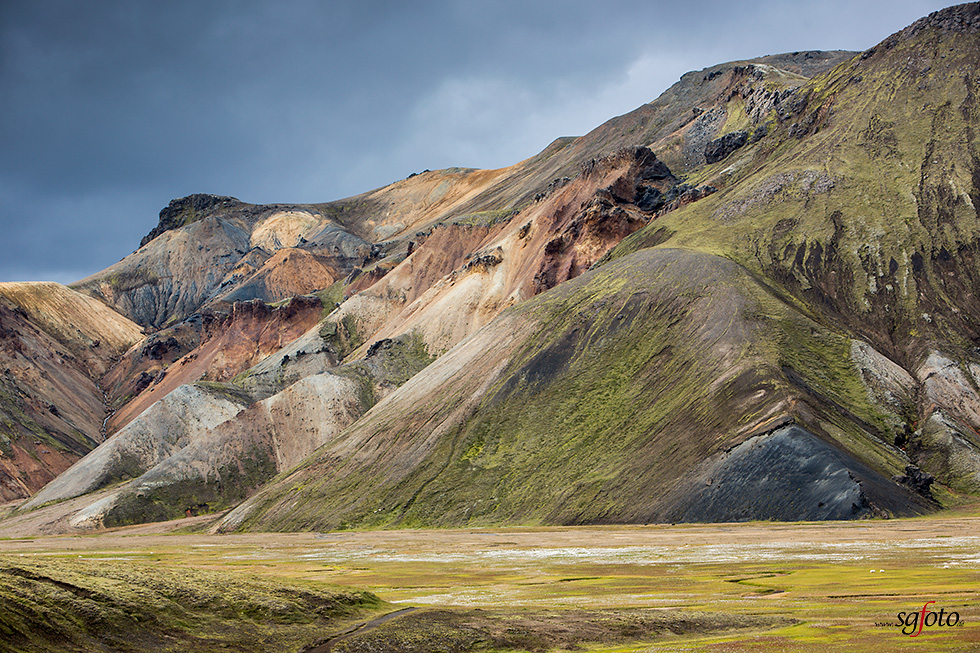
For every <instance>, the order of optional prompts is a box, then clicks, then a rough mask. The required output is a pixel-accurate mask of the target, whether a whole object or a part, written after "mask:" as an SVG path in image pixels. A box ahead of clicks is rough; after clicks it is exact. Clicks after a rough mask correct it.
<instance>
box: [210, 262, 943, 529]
mask: <svg viewBox="0 0 980 653" xmlns="http://www.w3.org/2000/svg"><path fill="white" fill-rule="evenodd" d="M494 342H498V343H500V344H498V345H497V346H491V344H490V343H494ZM850 346H851V344H850V341H849V340H847V339H846V338H845V337H842V336H841V335H839V334H836V333H834V332H832V331H830V330H828V329H826V328H823V327H821V326H819V325H818V324H817V323H815V322H812V321H811V320H809V319H807V318H806V317H805V316H803V315H802V314H800V312H799V311H798V310H796V309H795V308H794V307H793V306H792V305H789V304H787V303H785V302H784V301H782V300H781V299H780V298H779V297H776V296H773V295H772V294H771V293H770V292H769V291H768V289H766V288H765V286H763V285H761V284H759V282H758V281H756V280H755V279H753V278H752V277H751V276H750V275H749V274H748V273H746V272H745V271H744V270H742V269H741V268H739V267H738V266H737V265H735V264H734V263H731V262H730V261H726V260H724V259H720V258H718V257H714V256H711V255H706V254H697V253H693V252H687V251H683V250H670V249H661V248H658V249H652V250H651V249H647V250H644V251H641V252H638V253H636V254H634V255H632V256H630V257H626V258H624V259H622V260H620V261H617V262H616V263H615V264H610V265H607V266H604V267H602V268H600V269H599V270H596V271H593V272H589V273H586V274H584V275H582V276H581V277H579V278H577V279H575V280H573V281H569V282H567V283H564V284H561V285H559V286H557V287H556V288H555V289H553V290H552V291H550V292H548V293H545V294H543V295H540V296H539V297H537V298H535V299H533V300H529V301H527V302H524V303H523V304H520V305H519V306H517V307H515V308H513V309H511V310H510V311H507V312H506V313H504V314H503V315H502V316H501V317H500V318H498V320H495V321H494V322H492V323H491V324H490V325H488V326H487V327H486V328H485V329H482V330H481V331H479V332H477V333H476V334H475V335H474V336H473V337H472V338H470V339H468V340H466V341H464V342H463V343H462V344H460V345H459V346H458V347H457V348H455V349H453V350H452V351H451V352H450V353H448V354H445V355H444V356H443V357H442V358H440V359H439V360H438V361H437V362H436V363H434V364H433V365H432V366H430V367H429V368H427V369H426V370H424V371H423V372H421V373H420V374H419V375H418V376H416V377H415V378H413V379H412V381H411V382H410V383H408V384H406V385H405V386H404V387H402V388H401V389H400V390H399V391H397V392H396V393H395V394H394V395H392V396H391V397H389V398H388V399H387V400H385V401H384V402H382V403H380V404H379V405H377V406H376V407H375V408H374V409H372V411H371V412H370V413H368V414H367V415H366V416H365V417H364V418H362V419H361V420H359V421H358V422H357V423H356V424H355V425H354V426H353V427H351V428H350V429H348V430H347V431H345V432H344V433H343V434H342V435H341V437H338V438H336V439H334V441H333V442H331V443H330V444H328V445H327V446H326V447H324V448H323V449H321V450H320V451H319V452H318V453H317V454H316V455H315V456H314V457H312V458H311V459H309V460H308V461H306V462H304V463H303V464H302V465H300V466H299V467H298V468H297V469H296V470H294V471H292V472H291V473H290V474H289V475H287V476H285V477H283V478H282V479H281V480H279V481H278V482H276V483H275V484H274V485H272V486H271V487H269V488H267V489H265V490H263V491H262V492H261V493H260V494H259V495H258V496H257V497H255V498H253V499H251V500H249V501H248V502H247V503H246V504H245V505H244V506H242V507H239V508H238V509H236V510H235V511H234V512H233V513H232V515H231V516H229V517H228V518H226V519H225V522H224V524H226V525H227V526H228V527H237V526H239V525H247V526H248V527H250V528H259V529H269V528H272V529H276V530H296V529H303V530H305V529H314V530H320V529H329V528H337V527H340V526H348V527H364V526H369V527H377V526H459V525H463V524H468V525H476V524H491V523H493V524H501V523H522V524H526V523H563V524H569V523H596V522H638V521H639V522H646V521H671V520H675V519H699V518H701V519H709V520H711V519H715V520H730V519H768V518H782V519H786V518H795V519H799V518H803V519H827V518H838V519H839V518H847V517H852V516H861V515H865V514H896V515H907V514H915V513H917V512H919V511H923V510H929V509H931V508H932V507H933V506H934V504H933V502H932V501H931V500H929V499H927V498H925V497H922V496H918V495H916V494H915V493H914V492H912V491H910V490H908V489H906V488H904V487H902V486H900V485H898V484H896V483H895V482H894V481H892V480H891V477H892V476H893V475H895V474H898V473H900V472H901V471H902V470H903V469H904V467H905V465H906V464H907V462H906V458H905V456H904V454H903V453H902V452H901V451H900V450H899V449H898V448H896V447H894V446H892V445H891V444H890V443H888V442H887V441H886V439H887V438H888V436H889V435H890V434H889V432H888V427H887V418H886V417H885V416H884V415H883V414H882V413H883V411H881V409H880V408H877V407H875V406H872V405H871V404H870V403H869V401H868V397H867V393H866V390H865V387H864V385H863V383H862V380H861V377H860V374H859V371H858V369H857V367H856V366H854V365H852V364H851V363H850V360H849V356H848V353H849V349H850ZM794 422H797V423H800V424H804V425H805V429H806V430H805V429H804V428H800V427H798V426H797V427H792V429H790V430H788V431H787V429H786V428H785V426H786V425H787V424H792V423H794ZM766 433H771V434H772V435H768V436H765V437H763V436H762V435H761V434H766ZM737 445H742V446H743V447H746V448H747V450H748V453H746V454H743V456H744V457H745V460H742V459H741V458H725V456H726V455H730V456H735V454H736V453H737V452H740V448H739V447H738V446H737ZM790 451H793V452H794V457H790ZM726 452H731V454H726ZM773 457H775V458H776V459H779V460H781V461H782V465H784V467H785V469H783V470H781V471H782V472H783V473H782V474H780V476H779V479H780V480H777V479H775V478H773V477H772V476H770V472H771V459H772V458H773ZM817 461H819V462H817ZM735 465H737V467H736V469H737V472H733V471H726V470H729V468H731V467H732V466H735ZM816 468H819V470H820V471H819V473H818V474H815V473H814V470H815V469H816ZM379 469H384V470H385V474H378V473H377V470H379ZM707 469H711V470H713V471H712V473H711V474H710V475H709V477H708V478H707V479H704V478H702V477H704V476H705V471H706V470H707ZM794 475H795V476H796V477H798V479H799V482H794V483H787V482H785V479H787V478H792V477H793V476H794ZM712 479H713V481H712ZM767 479H770V480H768V481H767ZM706 485H707V486H710V487H711V491H712V493H713V494H714V495H715V497H714V499H713V500H714V501H715V503H716V504H718V507H716V508H713V509H709V508H707V507H705V506H704V505H703V504H702V498H701V489H702V488H704V487H705V486H706ZM354 488H356V491H355V489H354Z"/></svg>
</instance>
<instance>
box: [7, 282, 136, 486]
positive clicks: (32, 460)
mask: <svg viewBox="0 0 980 653" xmlns="http://www.w3.org/2000/svg"><path fill="white" fill-rule="evenodd" d="M140 338H142V334H141V333H140V328H139V327H138V326H137V325H136V324H133V323H132V322H130V321H129V320H127V319H126V318H124V317H122V316H121V315H119V314H117V313H115V312H113V311H112V310H111V309H109V308H107V307H106V306H105V305H104V304H101V303H99V302H97V301H95V300H93V299H92V298H90V297H86V296H84V295H82V294H80V293H77V292H75V291H73V290H71V289H69V288H66V287H65V286H61V285H59V284H54V283H3V284H0V361H2V362H0V365H2V375H0V499H3V500H7V501H9V500H11V499H18V498H24V497H27V496H29V495H31V494H33V493H34V492H36V491H37V490H39V489H40V488H41V487H42V486H43V485H44V484H45V483H47V482H48V481H50V480H51V479H53V478H54V477H55V476H56V475H57V474H59V473H60V472H62V471H64V470H65V469H66V468H67V467H69V466H70V465H71V464H72V463H73V462H74V461H76V460H78V459H79V458H80V457H81V456H83V455H85V454H86V453H88V452H89V451H91V450H92V449H93V448H95V446H96V445H97V444H98V443H99V442H100V441H101V440H102V439H103V437H104V433H105V431H104V426H105V419H106V415H107V412H108V408H107V406H106V403H107V401H106V396H105V394H104V393H103V391H102V389H101V388H100V386H99V384H98V381H99V377H100V376H101V374H102V373H103V372H104V371H105V370H106V369H108V368H109V366H111V365H112V363H113V361H114V360H115V359H116V358H118V357H119V356H121V355H122V353H123V352H125V351H126V350H127V349H128V348H129V347H130V346H131V345H132V344H133V343H135V342H136V341H137V340H139V339H140Z"/></svg>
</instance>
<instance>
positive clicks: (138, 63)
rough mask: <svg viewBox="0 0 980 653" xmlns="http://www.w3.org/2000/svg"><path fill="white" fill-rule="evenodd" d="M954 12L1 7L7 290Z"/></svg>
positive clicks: (174, 1)
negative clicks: (194, 212) (171, 230)
mask: <svg viewBox="0 0 980 653" xmlns="http://www.w3.org/2000/svg"><path fill="white" fill-rule="evenodd" d="M946 4H948V3H942V2H926V1H904V0H892V1H891V2H885V1H879V0H869V1H867V2H861V3H855V2H842V1H839V0H829V1H826V2H823V3H815V4H814V3H810V4H805V5H802V4H800V3H796V2H788V1H787V2H777V1H775V0H770V1H763V2H755V3H732V2H720V1H711V2H698V1H691V2H687V3H677V2H670V3H668V2H650V1H639V0H637V1H631V0H623V1H613V2H609V3H595V2H585V1H582V0H566V1H563V2H557V1H541V2H527V1H526V0H524V1H522V2H515V1H513V0H500V1H498V2H489V3H488V2H471V1H464V0H458V1H449V0H444V1H442V2H438V1H428V2H427V1H420V2H415V3H396V2H381V1H379V0H365V1H363V2H346V3H342V2H319V1H315V0H284V1H283V2H276V3H269V2H258V1H250V0H209V2H206V3H204V2H197V1H193V0H171V1H168V2H132V1H131V0H102V1H100V2H97V3H92V2H84V3H82V2H77V1H68V0H32V2H29V3H27V2H24V3H2V4H0V90H2V92H3V97H4V101H3V110H2V111H0V138H2V142H3V147H2V148H0V235H2V237H0V281H8V280H18V279H50V280H56V281H62V282H68V281H73V280H76V279H78V278H80V277H82V276H86V275H88V274H91V273H93V272H96V271H98V270H100V269H102V268H104V267H106V266H108V265H110V264H111V263H113V262H115V261H116V260H118V259H119V258H121V257H123V256H125V255H126V254H128V253H129V252H130V251H132V249H133V248H135V247H136V246H137V245H138V243H139V239H140V238H141V237H142V236H143V235H145V234H146V232H148V231H149V230H150V229H151V228H152V227H153V226H154V225H155V224H156V214H157V212H158V211H159V210H160V208H162V207H163V206H165V205H166V204H167V202H168V201H169V200H170V199H171V198H174V197H180V196H184V195H187V194H190V193H195V192H210V193H217V194H224V195H233V196H236V197H238V198H240V199H242V200H245V201H248V202H258V203H261V202H319V201H327V200H331V199H338V198H341V197H346V196H349V195H353V194H356V193H359V192H363V191H366V190H369V189H371V188H374V187H378V186H381V185H384V184H387V183H390V182H392V181H394V180H396V179H400V178H403V177H405V176H407V175H408V174H410V173H412V172H416V171H419V170H422V169H424V168H431V169H435V168H441V167H448V166H468V167H484V168H492V167H499V166H504V165H509V164H511V163H515V162H517V161H518V160H521V159H523V158H527V157H529V156H532V155H533V154H535V153H536V152H538V151H540V150H541V149H542V148H544V147H545V146H546V145H547V144H548V143H549V142H551V141H552V140H554V139H555V138H557V137H559V136H567V135H579V134H583V133H585V132H587V131H589V130H590V129H592V128H594V127H596V126H598V125H599V124H600V123H602V122H603V121H605V120H607V119H608V118H611V117H613V116H614V115H618V114H622V113H625V112H627V111H630V110H632V109H634V108H636V107H637V106H639V105H640V104H642V103H644V102H648V101H651V100H653V99H654V98H656V97H657V96H658V95H659V94H660V93H661V92H662V91H664V90H665V89H666V88H667V87H668V86H670V84H672V83H673V82H674V81H676V80H677V79H678V78H679V77H680V75H681V74H683V73H684V72H686V71H688V70H695V69H700V68H704V67H707V66H710V65H713V64H716V63H721V62H723V61H729V60H733V59H741V58H749V57H755V56H761V55H765V54H775V53H779V52H787V51H797V50H807V49H826V50H830V49H852V50H861V49H865V48H868V47H870V46H872V45H874V44H875V43H877V42H878V41H880V40H881V39H883V38H885V37H886V36H888V35H889V34H891V33H892V32H894V31H896V30H898V29H901V28H902V27H904V26H905V25H907V24H909V23H911V22H912V21H914V20H915V19H917V18H919V17H921V16H923V15H925V14H927V13H929V12H930V11H934V10H936V9H939V8H942V7H943V6H945V5H946Z"/></svg>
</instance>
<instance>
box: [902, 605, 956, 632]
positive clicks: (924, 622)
mask: <svg viewBox="0 0 980 653" xmlns="http://www.w3.org/2000/svg"><path fill="white" fill-rule="evenodd" d="M933 603H935V601H929V602H927V603H926V604H925V605H924V606H922V609H921V610H918V611H915V612H899V613H898V623H897V624H895V625H896V626H901V627H902V634H903V635H908V636H909V637H918V636H919V634H920V633H921V632H922V628H923V627H926V628H928V627H930V626H955V625H957V624H958V623H960V613H958V612H952V611H950V612H946V608H940V609H939V612H933V611H932V610H929V611H928V612H926V610H927V609H928V608H929V606H930V605H932V604H933Z"/></svg>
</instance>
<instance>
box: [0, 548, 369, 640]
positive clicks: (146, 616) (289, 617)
mask: <svg viewBox="0 0 980 653" xmlns="http://www.w3.org/2000/svg"><path fill="white" fill-rule="evenodd" d="M382 605H383V603H382V601H381V600H380V599H378V598H377V597H375V596H374V595H372V594H369V593H367V592H351V591H341V590H336V591H334V590H327V589H323V588H318V587H312V586H304V585H299V584H295V583H282V582H278V581H276V582H273V581H271V580H263V579H259V578H256V577H254V576H249V577H242V576H240V575H235V574H230V573H227V572H215V571H200V570H194V569H186V568H179V569H171V568H161V567H158V566H154V565H151V564H146V563H133V562H131V561H127V562H108V561H104V560H91V559H85V560H74V559H68V558H65V559H56V560H41V559H37V558H25V557H23V556H21V557H10V556H6V557H3V558H0V641H2V646H0V648H2V649H3V650H5V651H17V652H23V653H29V652H33V651H39V652H40V651H44V652H45V653H49V652H52V651H66V652H67V651H71V652H72V653H75V652H79V651H149V650H160V651H174V650H183V651H188V650H194V651H229V650H231V651H257V650H284V651H288V650H300V649H301V648H303V646H304V645H308V644H309V643H311V642H313V641H315V640H316V639H318V638H320V637H322V634H323V631H324V630H325V629H327V630H328V631H332V630H336V629H339V628H340V627H342V626H344V625H346V624H347V623H349V622H351V621H353V620H356V619H358V618H359V617H362V616H363V615H365V614H368V613H370V612H372V611H375V610H377V609H379V608H381V607H382Z"/></svg>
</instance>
